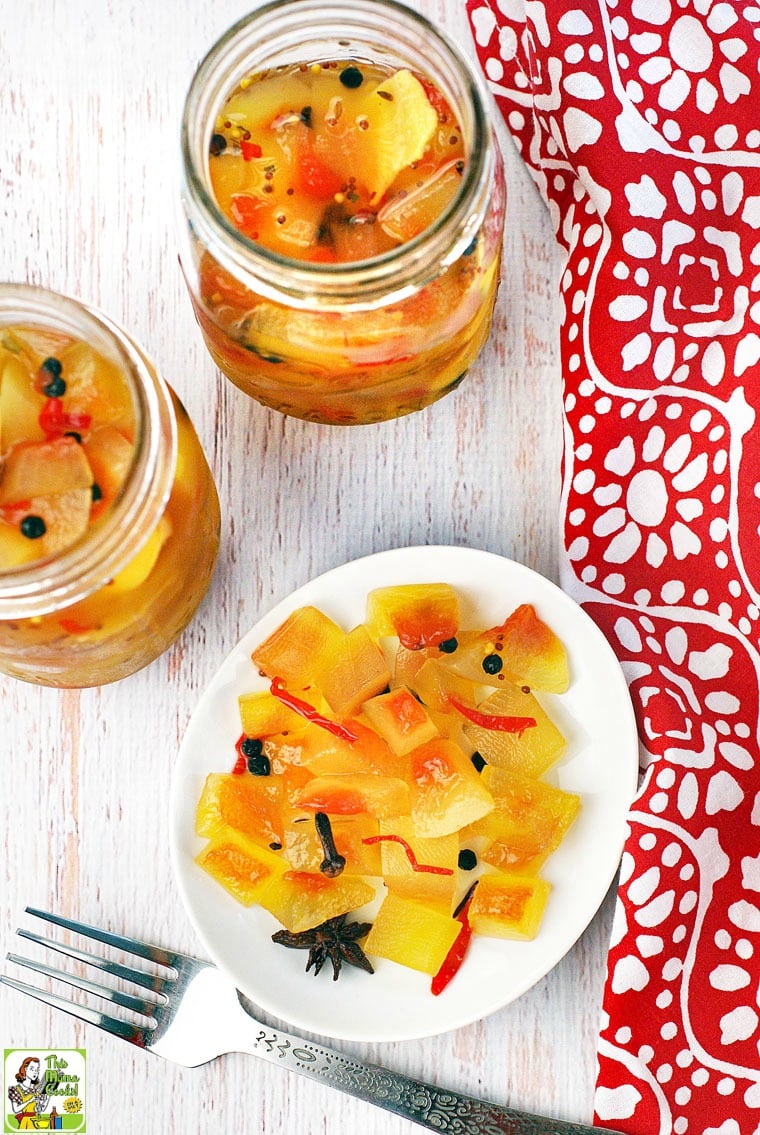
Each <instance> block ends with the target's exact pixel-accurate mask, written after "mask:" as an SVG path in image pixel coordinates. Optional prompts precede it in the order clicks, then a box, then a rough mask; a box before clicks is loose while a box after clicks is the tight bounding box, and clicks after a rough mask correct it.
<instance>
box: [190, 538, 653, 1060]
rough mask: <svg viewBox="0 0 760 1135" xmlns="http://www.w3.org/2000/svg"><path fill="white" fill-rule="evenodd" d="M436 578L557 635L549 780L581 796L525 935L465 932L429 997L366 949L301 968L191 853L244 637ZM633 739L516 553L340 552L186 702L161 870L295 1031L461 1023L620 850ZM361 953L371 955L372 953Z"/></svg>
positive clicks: (430, 1029)
mask: <svg viewBox="0 0 760 1135" xmlns="http://www.w3.org/2000/svg"><path fill="white" fill-rule="evenodd" d="M426 581H427V582H446V583H450V584H451V585H452V586H454V587H455V588H456V589H457V591H458V593H459V594H460V597H461V600H462V608H463V611H462V623H463V625H471V626H493V625H495V624H496V623H498V622H500V621H501V620H502V619H503V618H505V617H506V615H508V614H509V613H510V611H512V610H513V609H514V608H515V607H516V606H518V605H519V604H520V603H525V602H529V603H533V604H534V605H535V607H536V610H537V612H538V614H539V615H540V616H541V617H542V618H543V619H544V620H545V621H546V622H547V623H548V624H549V625H550V626H551V627H552V629H553V630H554V631H555V632H556V633H557V634H558V635H559V637H560V638H561V639H562V641H563V642H564V644H565V646H566V648H567V651H568V655H569V660H570V667H571V686H570V689H569V691H568V692H567V693H566V694H563V695H562V696H561V697H547V698H545V699H544V701H545V704H546V706H547V708H548V709H549V712H550V713H551V714H552V716H553V717H554V719H555V720H556V722H557V724H558V725H559V726H560V728H561V729H562V730H563V732H565V734H566V736H567V738H568V747H567V751H566V754H565V755H564V756H563V758H562V759H561V761H560V762H559V764H558V765H556V766H555V767H554V768H553V769H552V771H551V775H550V776H548V779H551V780H553V781H554V782H555V783H556V784H558V785H559V786H560V787H561V788H564V789H567V790H568V791H572V792H578V793H580V795H581V797H582V807H581V811H580V815H579V817H578V819H577V820H576V822H575V824H574V825H573V827H572V828H571V829H570V832H569V833H568V835H567V836H566V837H565V839H564V841H563V843H562V844H561V846H560V848H559V849H558V850H557V851H556V852H555V853H554V855H553V856H551V858H550V859H549V861H548V862H547V864H546V866H545V868H544V872H543V873H544V875H545V876H546V877H547V878H548V880H549V881H550V882H551V884H552V886H553V890H552V893H551V896H550V899H549V903H548V905H547V909H546V913H545V915H544V919H543V922H542V924H541V927H540V930H539V933H538V936H537V937H536V939H535V940H534V941H532V942H514V941H506V940H497V939H486V938H476V939H475V940H474V941H473V943H472V945H471V948H470V951H469V952H468V956H467V959H466V962H465V964H464V965H463V967H462V969H461V970H460V972H459V973H458V975H457V977H456V979H455V980H454V981H452V982H451V984H450V985H449V986H448V988H447V989H446V990H445V991H444V992H443V994H441V995H440V996H438V997H434V996H432V994H431V993H430V978H429V977H427V976H425V975H424V974H419V973H416V972H413V971H411V970H408V969H406V968H404V967H402V966H399V965H396V964H395V963H393V962H387V961H384V960H382V959H378V960H376V964H375V974H374V976H371V975H368V974H365V973H363V972H362V971H359V970H355V969H353V968H352V967H350V966H344V967H343V970H342V973H341V977H340V979H339V980H338V981H336V982H334V981H332V968H331V966H330V965H329V963H328V965H327V966H326V967H325V969H324V970H323V971H322V973H321V974H320V975H319V976H318V977H315V976H314V974H313V973H311V972H310V973H308V974H307V973H306V972H305V965H306V952H305V951H301V950H286V949H283V948H282V947H280V946H276V945H274V944H273V943H272V942H271V935H272V933H273V932H274V931H275V930H277V929H278V928H279V927H278V924H277V923H276V922H275V920H274V918H273V917H272V916H271V915H270V914H268V913H267V912H266V911H264V910H263V909H261V908H260V907H251V908H244V907H242V906H240V905H239V904H238V903H237V902H236V901H235V900H234V899H232V898H231V897H230V896H229V895H228V894H227V892H226V891H225V890H224V889H223V888H222V887H220V886H219V884H218V883H216V882H214V880H213V879H211V877H210V876H209V875H207V874H205V873H204V872H203V871H202V870H201V869H200V868H199V867H197V866H196V864H195V863H194V862H193V859H194V856H195V855H196V854H197V853H198V851H199V850H200V849H201V847H202V846H203V843H204V841H203V840H201V839H199V838H198V837H197V836H196V835H195V833H194V817H195V808H196V804H197V801H198V797H199V795H200V792H201V788H202V786H203V782H204V780H205V778H206V775H207V774H208V773H209V772H211V771H219V772H228V771H229V770H230V769H231V767H232V764H233V763H234V758H235V752H234V744H235V741H236V739H237V738H238V736H239V735H240V719H239V715H238V707H237V697H238V694H240V693H242V692H244V691H246V690H251V689H257V688H265V683H264V681H263V680H262V679H261V678H260V677H259V676H258V673H257V671H256V669H255V667H254V666H253V664H252V662H251V659H250V655H251V651H252V650H253V649H254V647H255V646H257V645H258V644H259V643H260V642H262V641H263V640H264V639H265V638H266V637H267V635H269V634H270V633H271V632H272V631H273V630H274V629H275V628H276V627H277V626H278V625H279V624H280V623H281V622H282V621H283V619H285V617H286V616H287V615H288V614H289V613H290V612H291V611H293V610H294V609H295V608H296V607H300V606H303V605H305V604H312V605H314V606H316V607H319V608H320V609H321V610H323V611H324V612H325V613H326V614H328V615H330V616H331V617H332V618H333V619H334V620H335V621H336V622H338V623H339V624H340V625H342V626H344V627H346V629H349V628H350V627H351V626H354V625H355V624H356V623H359V622H362V621H363V618H364V610H365V600H366V596H367V593H368V592H369V591H371V590H372V588H375V587H382V586H387V585H388V584H394V583H417V582H426ZM637 767H638V744H637V739H636V729H635V724H634V718H633V710H632V707H631V702H630V699H629V696H628V690H627V687H626V683H625V679H624V677H623V674H622V671H621V669H620V666H619V664H618V662H617V660H616V658H615V656H614V654H613V652H612V650H611V648H610V646H609V644H608V643H607V640H606V639H605V638H604V637H603V635H602V634H601V632H600V631H599V630H598V628H597V627H596V625H595V624H594V623H593V622H592V621H591V620H590V619H589V617H588V616H587V615H586V614H585V613H584V612H583V611H582V610H581V608H580V607H578V606H577V604H576V603H574V602H573V601H572V600H571V599H570V598H569V597H568V596H567V595H565V593H564V592H563V591H561V590H560V589H559V588H558V587H556V586H555V585H554V584H553V583H550V582H549V581H548V580H546V579H544V578H543V577H542V576H540V575H537V574H536V573H535V572H533V571H531V570H530V569H529V568H526V567H524V566H522V565H521V564H517V563H514V562H513V561H511V560H506V559H504V558H502V557H501V556H497V555H493V554H491V553H488V552H482V551H477V550H474V549H470V548H458V547H417V548H400V549H396V550H393V551H388V552H380V553H379V554H377V555H372V556H368V557H366V558H364V559H360V560H355V561H353V562H351V563H348V564H345V565H344V566H343V567H339V568H336V569H334V570H333V571H330V572H327V573H326V574H325V575H322V576H320V577H319V578H317V579H314V580H312V581H311V582H310V583H307V584H306V585H305V586H304V587H301V588H299V590H298V591H296V592H294V593H293V594H292V595H291V596H290V597H289V598H287V599H285V600H284V601H283V602H281V603H279V604H278V605H277V606H276V607H275V608H274V610H272V611H270V612H269V614H268V615H266V616H265V617H264V618H263V619H262V620H261V621H260V622H259V623H258V624H257V625H256V626H255V627H253V629H252V630H251V631H249V632H248V634H246V635H245V636H244V638H243V639H241V641H240V642H239V643H238V645H237V646H236V647H235V649H234V650H233V651H232V653H231V654H230V655H229V657H228V658H227V659H226V661H225V662H224V663H223V664H222V666H221V667H220V669H219V670H218V672H217V674H216V676H215V677H214V678H213V680H212V681H211V683H210V685H209V687H208V689H207V690H206V691H205V693H204V695H203V697H202V698H201V700H200V703H199V704H198V707H197V709H196V710H195V713H194V714H193V716H192V718H191V721H190V724H189V727H188V729H187V732H186V734H185V737H184V740H183V743H182V746H181V749H180V753H179V758H178V761H177V765H176V769H175V773H174V779H173V786H172V799H171V820H170V822H171V842H172V856H173V863H174V869H175V873H176V877H177V880H178V882H179V887H180V890H181V893H182V897H183V900H184V902H185V905H186V907H187V910H188V913H189V915H190V918H191V920H192V922H193V924H194V926H195V929H196V930H197V932H198V935H199V936H200V938H201V940H202V942H203V945H204V947H205V949H206V951H207V953H208V954H209V956H210V957H211V958H212V959H213V960H214V962H216V964H217V965H219V966H220V967H221V968H222V969H224V970H226V971H227V972H228V973H229V975H230V976H231V977H232V979H233V980H234V982H235V984H236V985H237V987H238V989H240V990H241V991H242V992H243V993H244V994H246V996H248V997H249V998H250V999H251V1000H252V1001H254V1002H255V1003H256V1004H258V1005H260V1006H261V1007H262V1009H264V1010H265V1011H267V1012H269V1013H270V1014H272V1015H274V1016H276V1017H278V1018H279V1019H280V1020H282V1021H286V1022H289V1023H290V1024H291V1025H293V1026H295V1027H297V1028H300V1029H304V1030H306V1031H308V1032H312V1033H318V1034H322V1035H325V1036H332V1037H338V1038H343V1039H350V1040H362V1041H378V1040H404V1039H411V1038H416V1037H422V1036H431V1035H433V1034H436V1033H441V1032H445V1031H446V1030H449V1029H453V1028H457V1027H459V1026H461V1025H465V1024H469V1023H470V1022H471V1021H474V1020H477V1019H479V1018H481V1017H484V1016H486V1015H487V1014H489V1013H492V1012H494V1011H495V1010H497V1009H499V1008H501V1007H502V1006H504V1005H506V1004H508V1003H509V1002H510V1001H512V1000H514V999H515V998H516V997H518V996H519V995H520V994H522V993H524V992H525V991H526V990H527V989H529V988H530V987H531V986H532V985H533V984H534V983H535V982H537V981H538V980H539V979H540V978H542V977H543V976H544V975H545V974H546V973H548V971H549V970H550V969H551V968H552V967H553V966H554V965H556V964H557V962H558V961H560V959H561V958H562V957H563V956H564V954H565V953H566V952H567V951H568V950H569V949H570V947H571V946H572V945H573V943H574V942H575V941H576V939H577V938H578V937H579V935H580V934H582V932H583V931H584V929H585V928H586V926H587V925H588V923H589V922H590V921H591V919H592V918H593V916H594V914H595V913H596V911H597V909H598V907H599V905H600V903H601V902H602V899H603V898H604V896H605V894H606V892H607V890H608V888H609V886H610V883H611V881H612V879H613V877H614V874H615V871H616V869H617V866H618V863H619V860H620V855H621V851H622V845H623V839H624V831H625V820H626V815H627V812H628V808H629V805H630V803H631V800H632V797H633V794H634V792H635V788H636V781H637ZM373 962H375V959H373Z"/></svg>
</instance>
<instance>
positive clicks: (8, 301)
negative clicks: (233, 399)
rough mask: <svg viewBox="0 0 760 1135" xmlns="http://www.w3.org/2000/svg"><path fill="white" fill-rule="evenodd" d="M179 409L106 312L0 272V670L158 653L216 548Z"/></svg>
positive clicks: (70, 673) (93, 663) (210, 503)
mask: <svg viewBox="0 0 760 1135" xmlns="http://www.w3.org/2000/svg"><path fill="white" fill-rule="evenodd" d="M218 545H219V502H218V497H217V492H216V488H215V485H214V481H213V478H212V476H211V472H210V470H209V468H208V465H207V463H206V459H205V457H204V454H203V451H202V448H201V445H200V442H199V440H198V437H197V435H196V433H195V430H194V428H193V425H192V423H191V421H190V419H189V418H188V416H187V413H186V411H185V410H184V408H183V407H182V405H181V403H180V401H179V399H178V398H177V397H176V395H175V394H174V392H173V391H172V390H171V389H170V388H169V387H168V386H167V385H166V383H165V382H164V381H163V380H162V379H161V378H160V377H159V375H158V374H157V372H156V370H155V368H154V367H153V365H152V363H151V362H150V361H149V360H148V358H147V357H146V356H145V354H144V353H143V351H142V350H141V348H140V347H139V346H137V344H136V343H134V342H133V341H132V339H131V338H130V337H129V336H128V335H127V334H126V333H125V332H124V331H123V330H121V328H119V327H118V326H116V325H115V324H114V323H113V322H112V321H111V320H110V319H108V318H107V317H106V316H105V315H103V314H101V313H99V312H96V311H94V310H93V309H91V308H89V307H87V306H85V305H83V304H81V303H79V302H77V301H76V300H73V299H70V298H68V297H64V296H61V295H58V294H57V293H54V292H50V291H47V290H45V289H42V288H36V287H31V286H28V285H20V284H2V285H0V672H3V673H5V674H9V675H11V676H13V677H16V678H21V679H23V680H25V681H29V682H36V683H39V684H42V685H49V686H67V687H80V686H95V685H101V684H103V683H106V682H112V681H115V680H117V679H119V678H123V677H126V676H127V675H129V674H132V673H134V672H135V671H136V670H139V669H140V668H141V667H143V666H145V665H147V664H148V663H149V662H151V661H153V660H154V659H155V658H157V657H158V656H159V655H160V654H162V653H163V652H164V651H165V650H166V649H167V647H168V646H169V645H170V644H171V643H172V642H173V641H174V639H175V638H176V637H177V636H178V635H179V634H180V632H181V631H182V630H183V629H184V627H185V626H186V625H187V624H188V622H189V621H190V619H191V618H192V616H193V615H194V613H195V611H196V609H197V607H198V605H199V603H200V602H201V599H202V598H203V596H204V594H205V592H206V590H207V588H208V585H209V582H210V580H211V576H212V573H213V570H214V565H215V562H216V556H217V551H218Z"/></svg>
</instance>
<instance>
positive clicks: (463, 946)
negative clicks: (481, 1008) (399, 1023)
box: [430, 883, 477, 997]
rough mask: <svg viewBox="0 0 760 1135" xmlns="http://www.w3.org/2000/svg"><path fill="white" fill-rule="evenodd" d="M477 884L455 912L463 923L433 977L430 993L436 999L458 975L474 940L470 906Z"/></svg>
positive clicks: (455, 915)
mask: <svg viewBox="0 0 760 1135" xmlns="http://www.w3.org/2000/svg"><path fill="white" fill-rule="evenodd" d="M476 886H477V883H473V885H472V886H471V887H470V889H469V891H468V892H467V894H466V895H465V898H464V901H463V902H462V903H460V905H459V909H458V910H457V911H456V912H455V914H454V917H455V918H456V920H457V922H461V924H462V926H461V929H460V931H459V933H458V934H457V936H456V938H455V939H454V942H453V944H452V946H451V949H450V950H449V952H448V954H447V955H446V957H445V958H444V959H443V962H442V963H441V968H440V969H439V970H438V973H436V974H434V975H433V980H432V981H431V982H430V992H431V993H432V994H433V996H434V997H437V996H438V994H439V993H442V992H443V990H444V989H445V988H446V986H447V985H448V984H449V982H450V981H451V979H452V977H454V975H455V974H456V973H458V971H459V968H460V966H461V965H462V962H463V961H464V956H465V954H466V953H467V948H468V946H469V945H470V941H471V939H472V927H471V926H470V919H469V917H468V916H469V913H470V906H471V904H472V896H473V895H474V894H475V888H476Z"/></svg>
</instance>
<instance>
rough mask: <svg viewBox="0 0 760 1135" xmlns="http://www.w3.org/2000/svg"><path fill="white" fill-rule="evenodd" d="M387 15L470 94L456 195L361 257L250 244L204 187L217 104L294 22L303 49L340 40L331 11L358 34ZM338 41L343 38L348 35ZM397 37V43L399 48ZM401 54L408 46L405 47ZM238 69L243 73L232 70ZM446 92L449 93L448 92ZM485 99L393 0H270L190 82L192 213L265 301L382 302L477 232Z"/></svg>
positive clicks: (466, 66)
mask: <svg viewBox="0 0 760 1135" xmlns="http://www.w3.org/2000/svg"><path fill="white" fill-rule="evenodd" d="M389 12H391V13H392V14H393V15H394V16H395V17H396V18H397V19H398V20H399V21H400V24H401V25H403V28H404V30H405V33H406V34H407V36H408V37H420V41H421V42H424V46H425V53H426V54H425V62H426V65H427V67H428V68H430V67H432V66H434V65H436V64H438V65H442V66H445V68H446V70H447V78H448V85H449V86H451V83H452V81H453V79H452V76H454V77H455V78H456V80H457V82H458V84H459V88H460V101H462V100H463V97H466V100H467V106H468V107H469V113H470V123H469V139H467V141H468V153H467V160H466V163H465V169H464V172H463V175H462V183H461V184H460V186H459V188H458V190H457V193H456V194H455V195H454V197H453V199H452V200H451V201H450V202H449V203H448V205H447V206H446V208H445V209H444V210H443V211H442V212H441V213H440V214H439V216H438V217H437V218H436V219H435V220H434V221H433V222H432V223H431V224H430V225H429V226H428V227H427V228H426V229H424V230H423V232H421V233H419V234H418V235H417V236H415V237H413V238H412V239H410V240H409V241H406V242H404V243H403V244H401V245H399V246H398V247H397V248H395V249H392V250H390V251H389V252H384V253H382V254H380V255H378V256H375V257H372V258H369V259H366V260H358V261H352V262H347V263H339V264H330V265H325V264H324V263H320V262H315V261H305V260H299V259H297V258H290V257H286V256H283V255H281V254H279V253H277V252H273V251H272V250H270V249H268V248H266V247H265V246H264V245H260V244H257V243H255V242H254V241H252V240H250V239H249V238H248V237H246V236H245V235H244V234H243V233H241V232H240V231H239V230H238V229H237V228H236V227H235V226H234V224H233V223H232V222H231V221H230V220H228V218H227V217H226V216H225V215H224V213H223V212H222V210H221V209H220V208H219V206H218V205H217V203H216V200H215V199H214V196H213V193H212V192H211V190H210V187H209V184H208V181H209V174H208V165H207V163H208V154H209V142H210V138H211V134H212V133H213V125H214V122H215V119H216V116H217V113H218V110H219V109H220V107H221V106H222V105H223V103H224V101H225V99H226V98H227V97H229V95H230V94H231V92H232V91H233V90H234V89H235V86H236V83H237V81H239V78H240V77H242V75H243V74H245V73H250V70H251V67H250V65H249V66H248V67H245V66H244V65H245V63H246V61H247V60H248V59H249V58H250V53H251V51H252V50H253V48H254V47H255V46H257V45H259V44H261V43H262V42H263V43H265V45H266V49H267V54H269V55H272V54H273V53H274V52H275V51H276V50H281V49H282V47H283V46H285V45H287V42H288V37H289V36H290V35H292V34H294V33H295V32H297V31H298V29H299V28H301V29H303V31H304V33H305V34H304V38H303V39H302V40H301V41H300V46H302V47H303V50H304V52H306V51H308V50H309V47H310V46H313V44H314V43H315V42H319V36H320V34H322V35H327V34H328V33H329V34H330V35H331V37H334V38H335V41H336V45H337V40H338V31H337V30H336V23H335V21H336V16H340V17H342V19H343V20H344V21H345V22H346V24H347V25H350V26H352V27H353V28H354V29H355V33H356V35H357V36H358V34H359V33H361V32H365V33H369V32H372V33H373V34H380V33H384V34H385V35H386V36H387V21H388V13H389ZM395 30H396V29H394V31H395ZM264 37H266V38H265V39H264ZM340 38H341V39H345V34H343V35H341V37H340ZM399 43H400V41H397V40H394V47H395V48H396V49H397V50H398V49H399ZM407 50H411V48H410V47H408V46H407ZM301 61H302V62H303V61H305V60H303V59H302V60H301ZM236 70H237V72H239V74H233V72H235V71H236ZM446 93H447V94H448V95H449V96H450V95H451V93H452V92H451V91H450V90H449V91H447V92H446ZM488 102H489V95H488V90H487V88H486V86H485V82H484V80H483V78H482V76H481V74H480V72H479V71H478V69H477V68H476V67H475V66H474V65H473V64H472V62H471V60H470V59H469V58H468V57H467V56H466V55H465V54H464V53H463V52H461V51H460V50H459V48H458V47H457V46H456V44H455V43H454V42H453V40H451V39H450V38H449V37H448V35H447V34H446V33H445V32H444V31H442V30H441V29H440V28H438V27H437V26H436V25H435V24H434V23H432V22H431V21H430V20H428V19H427V17H425V16H424V15H422V14H421V13H419V12H416V11H414V10H413V9H411V8H409V7H407V6H406V5H405V4H403V3H400V2H399V0H270V2H269V3H267V4H265V5H263V6H262V7H260V8H257V9H256V10H255V11H253V12H251V13H249V14H248V15H247V16H244V17H243V18H242V19H240V20H238V21H237V23H235V24H233V25H232V27H230V28H229V29H228V30H227V31H226V32H225V33H224V34H223V35H222V36H221V37H220V38H219V39H218V40H217V41H216V43H214V44H213V45H212V47H211V48H210V49H209V51H208V52H207V53H206V55H205V56H204V58H203V59H202V60H201V62H200V64H199V65H198V67H197V69H196V71H195V74H194V76H193V78H192V81H191V83H190V87H189V89H188V93H187V96H186V99H185V105H184V112H183V117H182V127H181V137H180V144H181V155H182V170H183V198H184V204H185V208H186V210H187V213H188V218H189V220H190V223H191V225H192V227H193V229H194V230H195V233H196V235H197V236H198V237H199V238H200V239H201V240H202V242H203V243H204V244H205V245H206V247H210V248H212V249H213V252H214V255H216V256H217V258H218V259H219V260H220V263H221V264H222V266H223V267H225V268H227V269H228V270H230V271H231V272H232V273H233V274H234V275H235V276H236V278H238V279H240V280H241V281H242V282H243V283H244V284H245V285H246V286H248V287H250V289H251V290H253V291H257V292H259V293H261V294H263V295H265V296H267V298H271V299H275V300H286V301H296V302H297V301H298V300H299V299H300V298H305V299H308V301H309V302H310V303H313V304H315V305H316V306H318V307H320V308H330V307H332V306H335V307H337V308H339V309H341V310H343V309H344V308H346V307H351V306H362V304H361V303H359V304H356V305H354V304H353V303H352V301H353V300H354V298H355V296H356V294H357V293H358V292H359V291H361V296H362V299H363V300H364V301H365V302H371V301H373V300H377V299H380V298H382V301H383V302H384V303H391V302H398V301H399V300H402V299H404V298H406V296H408V295H411V294H414V293H415V292H416V291H417V290H419V288H420V287H422V286H423V285H424V284H426V283H428V282H429V281H430V279H432V278H433V277H434V276H435V275H437V274H438V273H440V271H441V269H442V268H445V267H447V266H448V265H449V264H451V263H453V262H454V261H455V260H457V259H458V258H459V256H461V254H462V252H463V251H464V249H466V248H467V246H468V245H469V244H470V243H471V241H472V239H473V238H474V237H475V236H476V235H477V232H478V230H479V228H480V225H481V223H482V212H483V210H484V209H485V198H486V196H487V190H488V189H489V188H490V183H491V180H492V177H493V173H494V161H493V156H492V153H491V145H490V137H491V136H490V129H489V125H488V116H487V111H486V107H487V105H488Z"/></svg>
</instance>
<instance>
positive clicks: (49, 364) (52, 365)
mask: <svg viewBox="0 0 760 1135" xmlns="http://www.w3.org/2000/svg"><path fill="white" fill-rule="evenodd" d="M40 370H46V371H47V372H48V374H49V375H50V377H51V378H60V377H61V373H62V372H63V364H62V363H61V360H60V359H56V358H53V356H52V355H48V357H47V358H46V359H43V360H42V362H41V363H40Z"/></svg>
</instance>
